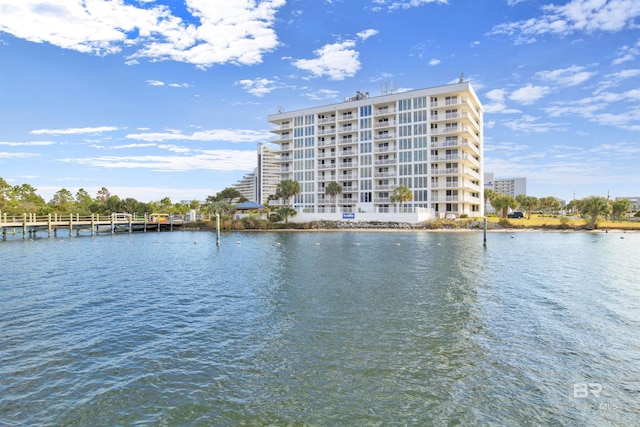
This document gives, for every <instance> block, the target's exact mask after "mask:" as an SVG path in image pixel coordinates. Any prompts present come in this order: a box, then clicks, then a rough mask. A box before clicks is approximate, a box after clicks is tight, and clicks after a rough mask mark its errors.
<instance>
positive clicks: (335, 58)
mask: <svg viewBox="0 0 640 427" xmlns="http://www.w3.org/2000/svg"><path fill="white" fill-rule="evenodd" d="M355 45H356V43H355V42H354V41H353V40H347V41H344V42H341V43H333V44H327V45H325V46H323V47H321V48H320V49H318V50H315V51H314V53H315V54H316V56H317V58H315V59H298V60H296V61H294V62H293V65H294V66H295V67H297V68H300V69H301V70H305V71H310V72H311V73H312V74H313V75H314V76H316V77H321V76H325V75H326V76H329V78H330V79H331V80H344V79H345V78H346V77H352V76H354V75H355V73H356V72H357V71H358V70H359V69H360V61H359V60H358V52H357V51H355V50H354V49H353V48H354V47H355Z"/></svg>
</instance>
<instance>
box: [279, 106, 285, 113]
mask: <svg viewBox="0 0 640 427" xmlns="http://www.w3.org/2000/svg"><path fill="white" fill-rule="evenodd" d="M283 111H284V108H282V105H278V113H282V112H283Z"/></svg>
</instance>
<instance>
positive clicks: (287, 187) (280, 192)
mask: <svg viewBox="0 0 640 427" xmlns="http://www.w3.org/2000/svg"><path fill="white" fill-rule="evenodd" d="M300 191H301V189H300V183H299V182H298V181H294V180H292V179H283V180H282V181H280V183H278V187H277V188H276V197H277V198H279V199H283V200H284V201H285V204H286V205H287V206H286V207H287V208H289V209H287V210H282V214H283V216H284V222H285V224H288V223H289V217H290V216H293V215H291V197H293V196H295V195H296V194H300Z"/></svg>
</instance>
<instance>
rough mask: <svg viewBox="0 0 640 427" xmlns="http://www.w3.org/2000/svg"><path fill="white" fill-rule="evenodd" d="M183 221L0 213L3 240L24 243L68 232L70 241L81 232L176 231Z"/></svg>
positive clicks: (130, 217) (152, 217)
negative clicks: (11, 238)
mask: <svg viewBox="0 0 640 427" xmlns="http://www.w3.org/2000/svg"><path fill="white" fill-rule="evenodd" d="M182 224H183V220H182V219H174V218H171V217H169V218H162V219H159V218H157V217H154V216H153V215H151V216H149V217H148V216H147V215H144V217H135V216H129V217H128V218H122V217H116V216H112V215H98V214H92V215H91V216H80V215H78V214H76V215H73V214H70V215H57V214H53V215H52V214H49V215H46V216H36V215H35V214H23V215H22V217H20V216H15V215H11V216H9V215H7V214H6V213H1V212H0V229H1V230H2V240H6V239H7V235H8V234H11V235H16V234H22V238H23V239H27V238H30V239H35V238H36V235H37V233H43V232H45V233H47V237H51V236H54V237H57V235H58V232H59V231H60V230H65V231H66V230H68V235H69V237H72V236H73V232H74V231H75V233H76V235H80V232H89V233H91V235H92V236H93V235H96V234H99V233H103V234H104V233H111V234H115V233H119V232H128V233H132V232H134V231H141V232H147V231H158V232H159V231H173V229H174V227H180V226H182Z"/></svg>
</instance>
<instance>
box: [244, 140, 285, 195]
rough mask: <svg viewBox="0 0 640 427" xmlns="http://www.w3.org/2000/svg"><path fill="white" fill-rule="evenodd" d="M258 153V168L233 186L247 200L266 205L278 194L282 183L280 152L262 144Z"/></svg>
mask: <svg viewBox="0 0 640 427" xmlns="http://www.w3.org/2000/svg"><path fill="white" fill-rule="evenodd" d="M257 151H258V167H256V168H255V169H254V170H253V172H251V173H248V174H246V175H245V176H243V177H242V179H240V180H239V181H238V182H236V183H235V184H233V188H235V189H236V190H238V191H239V192H240V193H241V194H242V196H243V197H244V198H246V199H247V200H250V201H255V202H258V203H266V202H267V199H268V198H269V196H273V195H275V194H276V188H277V186H278V183H279V182H280V152H279V151H274V150H272V149H271V148H269V147H268V146H267V145H265V144H262V143H260V144H258V150H257Z"/></svg>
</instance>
